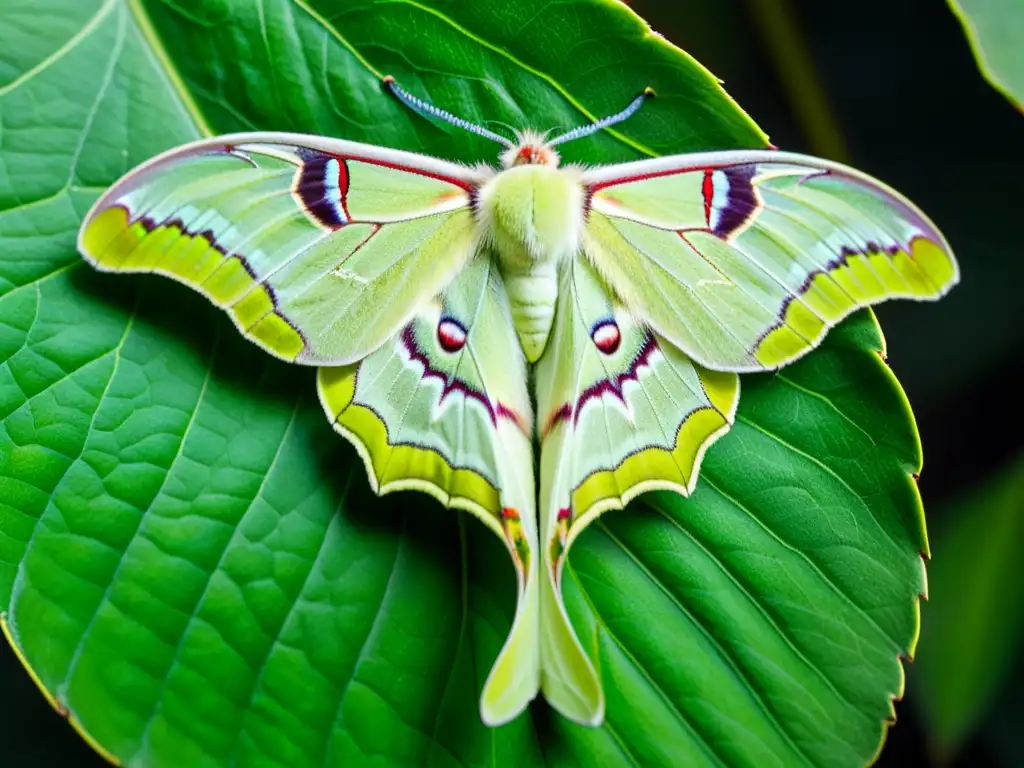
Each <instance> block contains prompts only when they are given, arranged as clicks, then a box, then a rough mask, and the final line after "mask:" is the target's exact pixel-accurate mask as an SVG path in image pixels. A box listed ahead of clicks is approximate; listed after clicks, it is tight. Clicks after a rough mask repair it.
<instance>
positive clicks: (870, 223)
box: [582, 151, 959, 371]
mask: <svg viewBox="0 0 1024 768" xmlns="http://www.w3.org/2000/svg"><path fill="white" fill-rule="evenodd" d="M582 182H583V184H584V185H585V187H586V188H587V190H588V197H587V199H588V201H589V206H588V217H587V224H586V227H585V231H584V250H585V252H586V254H587V256H588V258H590V259H591V261H592V262H593V263H594V265H595V266H596V267H597V268H598V270H599V271H600V272H601V274H602V275H603V276H604V278H605V279H606V280H607V281H608V283H609V285H610V286H611V287H612V288H613V290H614V291H615V292H616V293H617V294H618V295H619V296H621V297H622V298H623V300H624V301H625V302H626V303H627V304H629V305H630V306H631V307H634V311H636V312H637V313H638V314H639V315H640V316H641V317H642V318H643V319H644V320H645V321H646V322H647V323H649V324H650V325H651V326H652V327H653V328H655V329H656V330H657V331H658V332H659V333H660V334H662V335H663V336H665V337H666V338H668V339H670V340H671V341H672V342H673V343H674V344H675V345H676V346H678V347H679V348H681V349H683V350H684V351H685V352H686V353H687V354H689V355H690V356H692V357H693V358H695V359H696V360H698V361H699V362H700V363H702V364H703V365H705V366H708V367H711V368H715V369H718V370H729V371H758V370H770V369H773V368H778V367H779V366H781V365H784V364H786V363H788V362H790V361H792V360H794V359H796V358H797V357H800V356H801V355H803V354H805V353H806V352H808V351H809V350H811V349H813V348H814V347H815V346H817V345H818V344H819V343H820V342H821V339H822V338H823V337H824V335H825V333H826V332H827V330H828V329H829V328H830V327H832V326H834V325H835V324H836V323H838V322H839V321H840V320H841V319H842V318H844V317H846V316H847V315H848V314H850V313H851V312H853V311H854V310H855V309H857V308H859V307H863V306H867V305H870V304H875V303H878V302H880V301H884V300H886V299H890V298H899V297H903V298H912V299H919V300H920V299H935V298H938V297H939V296H941V295H943V294H944V293H945V292H946V291H947V290H949V288H950V287H951V286H952V285H954V284H955V283H956V282H957V280H958V277H959V273H958V268H957V264H956V261H955V259H954V258H953V255H952V252H951V250H950V248H949V245H948V243H947V242H946V241H945V239H944V238H943V236H942V234H941V233H940V232H939V231H938V229H937V228H936V227H935V225H934V224H932V223H931V222H930V221H929V220H928V218H927V217H926V216H925V215H924V214H923V213H922V212H921V211H920V210H918V209H917V208H916V207H915V206H914V205H913V204H912V203H911V202H910V201H908V200H907V199H906V198H904V197H903V196H901V195H899V194H898V193H897V192H895V191H894V190H892V189H890V188H889V187H887V186H885V185H884V184H882V183H880V182H878V181H877V180H875V179H872V178H870V177H869V176H866V175H865V174H862V173H859V172H858V171H855V170H853V169H851V168H848V167H846V166H842V165H838V164H836V163H830V162H827V161H824V160H819V159H817V158H811V157H806V156H803V155H796V154H792V153H785V152H773V151H736V152H715V153H704V154H695V155H681V156H677V157H666V158H658V159H654V160H644V161H640V162H636V163H627V164H625V165H620V166H611V167H605V168H598V169H593V170H590V171H587V172H586V173H585V174H584V175H583V177H582Z"/></svg>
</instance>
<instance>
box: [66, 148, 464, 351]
mask: <svg viewBox="0 0 1024 768" xmlns="http://www.w3.org/2000/svg"><path fill="white" fill-rule="evenodd" d="M479 182H480V178H479V174H477V173H476V172H475V171H472V170H470V169H468V168H464V167H462V166H458V165H455V164H453V163H446V162H444V161H441V160H435V159H433V158H429V157H424V156H422V155H416V154H412V153H410V152H399V151H396V150H388V149H381V148H380V147H372V146H369V145H365V144H357V143H355V142H347V141H337V140H332V139H325V138H322V137H318V136H305V135H298V134H285V133H266V134H259V133H256V134H237V135H234V136H222V137H218V138H216V139H209V140H205V141H200V142H196V143H194V144H189V145H187V146H184V147H181V148H179V149H175V150H172V151H170V152H167V153H165V154H163V155H161V156H159V157H157V158H155V159H153V160H151V161H149V162H148V163H146V164H144V165H142V166H140V167H139V168H137V169H136V170H134V171H132V172H131V173H129V174H128V175H127V176H125V177H124V178H123V179H121V180H120V181H119V182H117V183H116V184H115V185H114V186H113V187H111V188H110V190H108V191H107V192H106V193H105V194H104V195H103V196H102V197H101V198H100V199H99V200H98V201H97V202H96V204H95V205H94V206H93V208H92V210H91V211H90V212H89V214H88V215H87V216H86V219H85V221H84V222H83V225H82V229H81V233H80V235H79V241H78V247H79V250H80V251H81V252H82V255H83V256H85V258H86V259H87V260H89V261H90V262H91V263H92V264H93V266H95V267H97V268H98V269H101V270H108V271H118V272H156V273H159V274H163V275H166V276H168V277H171V278H174V279H175V280H178V281H180V282H183V283H185V284H186V285H189V286H191V287H192V288H194V289H196V290H197V291H199V292H201V293H203V294H204V295H205V296H206V297H207V298H209V299H210V300H211V301H212V302H213V303H214V304H216V305H217V306H219V307H221V308H223V309H225V310H226V311H227V312H228V314H229V315H230V316H231V318H232V320H233V321H234V322H235V325H236V326H238V329H239V330H240V331H241V332H242V333H243V334H244V335H245V336H246V337H247V338H249V339H250V340H252V341H254V342H256V343H257V344H259V345H260V346H262V347H263V348H264V349H266V350H267V351H268V352H270V353H271V354H273V355H276V356H277V357H280V358H283V359H286V360H289V361H292V362H297V363H304V364H308V365H340V364H344V363H351V362H355V361H356V360H358V359H360V358H362V357H364V356H365V355H367V354H368V353H370V352H372V351H373V350H374V349H376V348H377V347H379V346H380V345H381V344H382V343H383V342H384V340H385V339H387V338H389V337H390V336H391V335H392V334H393V333H394V332H395V329H397V328H398V327H400V326H401V325H403V324H404V323H405V322H406V321H407V320H408V318H409V317H410V316H411V314H412V312H414V311H415V310H416V308H417V307H418V306H419V305H420V304H421V303H422V302H423V301H424V300H426V299H429V298H431V297H432V296H434V295H436V294H437V292H438V291H439V290H440V289H441V288H442V287H443V286H444V285H445V284H446V283H447V282H448V281H449V280H450V279H451V278H452V276H453V275H454V274H456V273H457V272H458V270H459V269H460V268H461V266H462V265H463V264H464V263H465V262H466V260H467V259H468V258H469V257H470V256H471V255H472V251H473V248H474V247H475V243H474V240H473V237H474V222H473V217H472V214H471V212H470V210H469V201H470V194H471V191H472V190H473V189H474V188H475V186H476V185H477V184H478V183H479Z"/></svg>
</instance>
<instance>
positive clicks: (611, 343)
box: [590, 320, 622, 355]
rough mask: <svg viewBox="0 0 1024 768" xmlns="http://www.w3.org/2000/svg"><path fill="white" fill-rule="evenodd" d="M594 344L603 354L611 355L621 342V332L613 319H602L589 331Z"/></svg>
mask: <svg viewBox="0 0 1024 768" xmlns="http://www.w3.org/2000/svg"><path fill="white" fill-rule="evenodd" d="M590 338H591V340H593V342H594V346H595V347H597V348H598V350H599V351H601V352H602V353H603V354H605V355H613V354H615V352H616V351H618V349H619V344H621V343H622V332H621V331H619V325H618V323H616V322H615V321H614V320H602V321H601V322H599V323H598V324H597V325H595V326H594V328H593V330H592V331H591V332H590Z"/></svg>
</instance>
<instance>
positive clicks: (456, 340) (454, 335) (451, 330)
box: [437, 317, 467, 353]
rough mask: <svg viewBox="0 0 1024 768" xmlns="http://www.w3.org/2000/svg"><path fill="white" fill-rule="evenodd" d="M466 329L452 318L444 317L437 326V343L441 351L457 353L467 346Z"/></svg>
mask: <svg viewBox="0 0 1024 768" xmlns="http://www.w3.org/2000/svg"><path fill="white" fill-rule="evenodd" d="M466 336H467V333H466V329H465V328H464V327H463V326H462V324H461V323H460V322H459V321H457V320H454V319H452V318H450V317H442V318H441V322H439V323H438V324H437V342H438V344H440V345H441V349H443V350H444V351H445V352H448V353H455V352H458V351H459V350H461V349H462V348H463V347H464V346H466Z"/></svg>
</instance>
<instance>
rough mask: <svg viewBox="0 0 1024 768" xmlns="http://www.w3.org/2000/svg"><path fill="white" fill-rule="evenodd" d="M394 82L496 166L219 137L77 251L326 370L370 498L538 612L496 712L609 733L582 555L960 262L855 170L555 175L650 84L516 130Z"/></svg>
mask: <svg viewBox="0 0 1024 768" xmlns="http://www.w3.org/2000/svg"><path fill="white" fill-rule="evenodd" d="M385 82H386V83H387V86H388V87H389V88H390V90H391V91H392V93H394V94H395V95H396V96H397V97H398V98H399V99H400V100H401V101H403V102H404V103H405V104H406V105H408V106H409V107H411V108H413V109H414V110H416V111H418V112H420V113H421V114H424V115H429V116H432V117H434V118H436V119H440V120H445V121H447V122H449V123H452V124H454V125H456V126H459V127H461V128H465V129H467V130H469V131H472V132H473V133H476V134H478V135H481V136H484V137H486V138H489V139H493V140H494V141H496V142H498V143H500V144H501V145H503V147H504V151H503V152H502V153H501V155H500V162H499V166H498V167H497V168H495V167H489V166H477V167H469V166H466V165H460V164H457V163H454V162H448V161H445V160H440V159H435V158H432V157H426V156H423V155H419V154H414V153H411V152H405V151H399V150H395V149H387V148H383V147H377V146H371V145H367V144H362V143H356V142H352V141H342V140H338V139H332V138H324V137H321V136H312V135H300V134H293V133H241V134H234V135H227V136H220V137H217V138H210V139H204V140H201V141H197V142H194V143H191V144H188V145H185V146H183V147H180V148H177V149H173V150H171V151H168V152H166V153H164V154H162V155H160V156H158V157H156V158H154V159H152V160H150V161H148V162H146V163H144V164H143V165H141V166H139V167H138V168H136V169H135V170H133V171H131V172H130V173H128V174H127V175H126V176H124V177H123V178H122V179H120V180H119V181H118V182H116V183H115V184H114V185H113V186H112V187H111V188H110V189H109V190H108V191H107V192H106V193H105V194H103V195H102V196H101V197H100V199H99V200H97V202H96V204H95V205H94V206H93V208H92V209H91V210H90V211H89V213H88V214H87V216H86V217H85V220H84V222H83V224H82V228H81V232H80V235H79V241H78V248H79V250H80V251H81V253H82V255H83V256H84V257H85V258H86V259H87V260H88V261H89V263H91V264H92V265H93V266H94V267H96V268H97V269H100V270H104V271H114V272H155V273H159V274H163V275H166V276H168V277H171V278H173V279H175V280H178V281H180V282H182V283H185V284H186V285H188V286H190V287H192V288H193V289H195V290H197V291H199V292H201V293H202V294H203V295H205V296H206V297H207V298H209V299H210V301H212V302H213V303H214V304H216V305H217V306H219V307H221V308H223V309H224V310H225V311H226V312H227V313H228V315H229V316H230V318H231V319H232V320H233V321H234V323H235V325H236V326H237V327H238V330H239V331H240V332H241V333H242V334H243V335H244V336H245V337H246V338H248V339H250V340H251V341H253V342H255V343H256V344H258V345H259V346H261V347H262V348H263V349H265V350H266V351H267V352H269V353H270V354H272V355H274V356H276V357H279V358H281V359H283V360H287V361H289V362H293V363H298V364H302V365H311V366H316V367H318V368H319V370H318V374H317V387H318V391H319V396H320V400H321V402H322V404H323V408H324V411H325V413H326V415H327V417H328V419H330V421H331V423H332V425H333V426H334V429H336V430H337V431H338V432H339V433H341V434H342V435H343V436H345V437H346V438H347V439H348V440H349V441H351V443H352V445H353V446H355V449H356V451H357V452H358V454H359V456H360V457H361V458H362V460H363V462H364V463H365V465H366V470H367V475H368V478H369V482H370V484H371V485H372V487H373V488H374V490H376V491H377V492H378V493H381V494H383V493H388V492H390V491H396V490H403V489H414V490H419V491H423V492H426V493H428V494H430V495H431V496H433V497H434V498H436V499H437V500H439V501H440V502H441V503H443V504H445V505H447V506H449V507H452V508H456V509H460V510H465V511H468V512H470V513H472V514H473V515H475V516H476V517H478V518H479V519H480V520H481V521H482V522H483V523H484V524H485V525H486V526H487V527H488V528H490V529H491V530H492V531H493V532H494V533H495V534H496V535H497V536H499V537H501V539H502V540H503V541H504V542H505V544H506V546H507V549H508V552H509V555H510V557H511V559H512V562H513V564H514V566H515V569H516V574H517V590H518V591H517V596H518V597H517V608H516V612H515V616H514V620H513V624H512V628H511V630H510V633H509V635H508V639H507V640H506V642H505V644H504V646H503V648H502V650H501V651H500V653H499V655H498V657H497V660H496V661H495V663H494V666H493V668H492V671H491V673H490V675H489V676H488V678H487V680H486V682H485V684H484V687H483V692H482V695H481V700H480V714H481V717H482V719H483V720H484V722H486V723H487V724H489V725H499V724H501V723H505V722H507V721H509V720H511V719H512V718H514V717H515V716H516V715H518V714H519V713H520V712H521V711H522V710H523V708H524V707H525V706H526V705H527V703H529V702H530V700H532V699H533V698H534V697H535V696H536V695H537V694H538V692H542V693H543V695H544V697H545V698H546V699H547V701H548V702H549V703H550V704H551V705H552V706H553V707H554V708H555V709H557V710H558V711H559V712H561V713H562V714H563V715H565V716H566V717H568V718H570V719H572V720H574V721H576V722H579V723H582V724H587V725H598V724H600V723H601V722H602V720H603V717H604V709H605V699H604V693H603V691H602V686H601V682H600V679H599V677H598V674H597V673H596V671H595V668H594V664H593V663H592V661H591V659H590V658H589V657H588V655H587V654H586V653H585V652H584V650H583V648H582V646H581V644H580V641H579V639H578V638H577V636H576V634H575V632H574V630H573V627H572V625H571V624H570V622H569V619H568V616H567V614H566V610H565V606H564V605H563V602H562V598H561V592H560V584H559V582H560V578H561V574H562V569H563V566H564V565H565V562H566V556H567V553H568V550H569V548H570V546H571V545H572V542H573V541H574V540H575V539H576V538H577V537H578V536H579V534H580V532H581V531H582V530H583V529H584V528H585V527H586V526H587V525H588V523H590V522H591V521H592V520H594V519H595V518H596V517H597V516H598V515H600V514H601V513H602V512H605V511H607V510H610V509H617V508H621V507H623V506H624V505H625V504H626V503H627V502H628V501H630V500H631V499H632V498H634V497H635V496H637V495H638V494H640V493H643V492H645V491H647V490H651V489H657V488H660V489H671V490H674V491H677V492H679V493H681V494H684V495H689V494H690V493H692V492H693V490H694V487H695V485H696V483H697V478H698V470H699V467H700V463H701V459H702V457H703V455H704V453H705V451H706V450H707V449H708V447H709V446H710V445H711V444H712V443H713V442H714V441H715V440H716V439H717V438H719V437H720V436H721V435H723V434H724V433H725V432H726V431H728V430H729V428H730V426H731V424H732V423H733V419H734V416H735V413H736V407H737V402H738V400H739V393H740V382H739V376H738V374H741V373H745V372H755V371H771V370H774V369H777V368H779V367H781V366H784V365H786V364H788V363H790V362H792V361H794V360H796V359H798V358H800V357H802V356H803V355H805V354H806V353H807V352H809V351H810V350H812V349H814V348H815V347H816V346H817V345H818V344H819V343H820V342H821V340H822V338H823V337H824V335H825V333H826V332H827V331H828V329H829V328H831V327H832V326H834V325H835V324H836V323H838V322H839V321H840V320H841V319H842V318H844V317H845V316H847V315H848V314H850V313H851V312H852V311H854V310H855V309H857V308H858V307H863V306H866V305H870V304H875V303H877V302H880V301H883V300H886V299H889V298H895V297H904V298H912V299H918V300H922V299H936V298H938V297H940V296H942V295H943V294H944V293H945V292H946V291H947V290H949V288H950V287H952V286H953V285H954V284H955V283H956V282H957V280H958V267H957V264H956V261H955V260H954V258H953V256H952V253H951V251H950V248H949V246H948V244H947V243H946V241H945V239H944V238H943V236H942V234H941V233H940V232H939V231H938V229H937V228H936V227H935V225H934V224H932V223H931V222H930V221H929V220H928V218H927V217H926V216H925V215H924V214H923V213H922V212H921V211H919V210H918V209H917V208H916V207H915V206H914V205H913V204H912V203H911V202H910V201H908V200H907V199H906V198H904V197H902V196H901V195H899V194H898V193H897V192H895V191H893V190H892V189H889V188H888V187H886V186H884V185H883V184H881V183H880V182H878V181H876V180H874V179H872V178H870V177H869V176H866V175H864V174H862V173H860V172H858V171H856V170H853V169H852V168H848V167H845V166H842V165H839V164H837V163H832V162H828V161H825V160H821V159H817V158H813V157H808V156H804V155H799V154H793V153H788V152H781V151H774V150H759V151H719V152H707V153H697V154H686V155H676V156H673V157H660V158H655V159H648V160H640V161H636V162H629V163H624V164H621V165H610V166H599V167H580V166H572V165H570V166H561V165H560V164H559V155H558V152H557V150H556V147H557V146H558V145H560V144H562V143H564V142H567V141H569V140H575V139H582V138H584V137H586V136H589V135H591V134H593V133H595V132H597V131H599V130H602V129H603V128H606V127H608V126H610V125H613V124H615V123H617V122H620V121H622V120H625V119H627V118H628V117H630V116H631V115H632V114H633V113H635V112H636V111H637V110H638V109H639V108H640V106H641V105H642V103H643V102H644V100H645V99H646V98H647V97H648V96H649V95H651V94H650V92H645V93H644V94H642V95H640V96H638V97H637V98H636V99H634V100H633V101H632V102H631V103H630V105H629V106H628V107H626V108H625V109H624V110H622V111H621V112H619V113H617V114H614V115H611V116H609V117H606V118H604V119H602V120H598V121H597V122H594V123H592V124H590V125H586V126H582V127H578V128H575V129H572V130H570V131H568V132H567V133H564V134H562V135H560V136H557V137H555V138H552V139H547V138H545V137H544V136H542V135H540V134H536V133H534V132H532V131H523V132H522V133H519V134H517V136H516V138H515V140H514V141H513V140H510V139H508V138H505V137H503V136H500V135H498V134H495V133H493V132H491V131H489V130H487V129H485V128H482V127H479V126H476V125H473V124H471V123H469V122H467V121H465V120H463V119H461V118H458V117H456V116H454V115H452V114H451V113H449V112H447V111H445V110H442V109H439V108H437V107H434V106H432V105H430V104H427V103H426V102H423V101H421V100H420V99H418V98H416V97H415V96H413V95H412V94H410V93H408V92H407V91H405V90H404V89H402V88H400V87H399V86H398V85H397V84H396V83H395V82H394V80H393V79H392V78H386V79H385ZM537 450H539V461H537V462H535V455H536V454H535V451H537ZM535 475H539V477H538V476H535ZM538 480H539V487H538Z"/></svg>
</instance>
